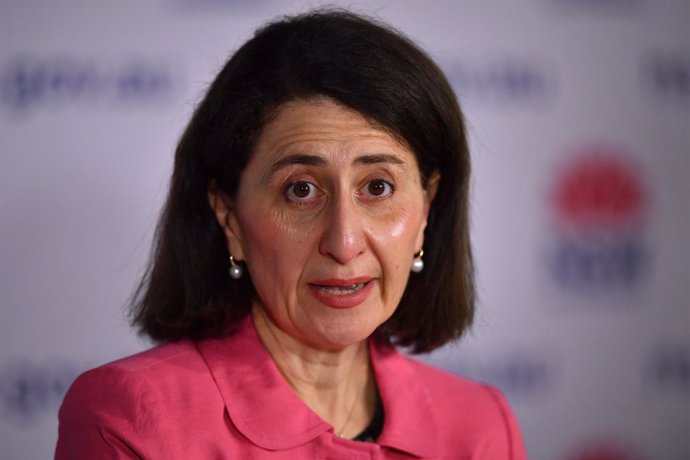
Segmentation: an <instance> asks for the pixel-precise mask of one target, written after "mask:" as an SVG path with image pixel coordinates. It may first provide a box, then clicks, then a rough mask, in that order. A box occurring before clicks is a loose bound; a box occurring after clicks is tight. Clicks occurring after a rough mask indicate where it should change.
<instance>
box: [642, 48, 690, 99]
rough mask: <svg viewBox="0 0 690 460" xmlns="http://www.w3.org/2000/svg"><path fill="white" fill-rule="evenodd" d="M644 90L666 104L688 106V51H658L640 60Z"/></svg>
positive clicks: (689, 84) (689, 52)
mask: <svg viewBox="0 0 690 460" xmlns="http://www.w3.org/2000/svg"><path fill="white" fill-rule="evenodd" d="M640 75H641V81H642V85H643V87H644V88H645V90H646V91H647V92H649V93H651V94H652V95H654V96H655V97H656V98H657V99H658V100H661V101H663V102H665V103H667V104H672V105H680V106H682V107H686V108H687V107H690V51H688V52H684V53H673V52H659V53H656V54H652V55H647V56H644V57H643V58H642V59H641V60H640Z"/></svg>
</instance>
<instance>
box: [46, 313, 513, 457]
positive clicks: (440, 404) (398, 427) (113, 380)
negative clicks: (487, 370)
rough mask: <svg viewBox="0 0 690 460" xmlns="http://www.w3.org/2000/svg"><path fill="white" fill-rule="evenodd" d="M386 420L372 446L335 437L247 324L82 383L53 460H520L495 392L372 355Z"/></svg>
mask: <svg viewBox="0 0 690 460" xmlns="http://www.w3.org/2000/svg"><path fill="white" fill-rule="evenodd" d="M370 351H371V360H372V365H373V368H374V375H375V377H376V382H377V385H378V389H379V393H380V396H381V402H382V405H383V412H384V426H383V431H382V433H381V435H380V437H379V439H378V440H377V442H376V443H365V442H354V441H350V440H346V439H341V438H338V437H337V436H335V434H334V431H333V427H332V426H330V425H329V424H328V423H326V422H324V421H323V420H321V419H320V418H319V417H318V416H317V415H316V414H315V413H314V412H312V411H311V410H310V409H309V408H308V407H307V406H306V405H304V404H303V403H302V402H301V401H300V400H299V399H298V397H297V396H296V394H295V393H294V392H293V391H292V389H291V388H290V386H289V385H288V384H287V382H286V381H285V379H284V378H283V377H282V375H281V374H280V372H279V371H278V368H277V367H276V365H275V364H274V362H273V360H272V359H271V357H270V356H269V354H268V352H267V351H266V350H265V349H264V347H263V345H262V344H261V342H260V341H259V338H258V336H257V333H256V330H255V329H254V325H253V322H252V321H251V319H247V320H245V321H244V322H243V323H242V326H241V328H240V329H239V331H238V332H237V333H236V334H234V335H232V336H229V337H226V338H223V339H210V340H202V341H199V342H193V341H189V340H183V341H180V342H176V343H171V344H166V345H161V346H158V347H156V348H153V349H151V350H148V351H145V352H143V353H140V354H137V355H134V356H131V357H128V358H124V359H122V360H119V361H115V362H113V363H110V364H106V365H104V366H102V367H99V368H96V369H93V370H90V371H88V372H86V373H84V374H82V375H81V376H80V377H79V378H78V379H77V380H76V381H75V382H74V384H73V385H72V387H71V388H70V389H69V391H68V393H67V395H66V396H65V400H64V402H63V404H62V407H61V408H60V413H59V419H60V428H59V439H58V443H57V448H56V453H55V457H56V458H57V459H110V458H146V459H185V460H189V459H225V458H236V459H248V458H251V459H263V458H270V459H291V460H294V459H326V458H330V459H403V458H444V459H472V460H478V459H486V460H501V459H512V460H521V459H525V458H526V455H525V451H524V447H523V444H522V439H521V436H520V431H519V429H518V425H517V423H516V421H515V418H514V416H513V414H512V412H511V410H510V408H509V406H508V404H507V403H506V400H505V399H504V398H503V396H502V395H501V394H500V393H499V392H498V391H497V390H496V389H494V388H492V387H490V386H487V385H482V384H477V383H473V382H470V381H467V380H463V379H461V378H459V377H456V376H454V375H452V374H449V373H447V372H444V371H441V370H438V369H435V368H433V367H430V366H428V365H425V364H422V363H419V362H417V361H414V360H413V359H411V358H409V357H407V356H404V355H402V354H400V353H398V352H397V351H395V350H394V349H391V348H387V347H379V346H376V345H373V344H372V345H370Z"/></svg>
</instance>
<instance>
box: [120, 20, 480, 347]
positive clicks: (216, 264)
mask: <svg viewBox="0 0 690 460" xmlns="http://www.w3.org/2000/svg"><path fill="white" fill-rule="evenodd" d="M315 97H327V98H330V99H331V100H333V101H336V102H337V103H339V104H342V105H343V106H346V107H348V108H350V109H352V110H355V111H357V112H359V113H360V114H362V115H363V116H364V117H366V118H367V119H369V120H370V121H371V122H372V123H375V124H376V125H377V126H379V127H382V128H384V129H386V130H387V131H389V132H390V133H391V134H392V135H394V136H395V137H396V138H398V139H400V140H401V141H403V142H404V143H405V144H406V145H408V146H409V147H410V148H411V149H412V151H413V152H414V153H415V155H416V157H417V162H418V165H419V168H420V172H421V176H422V177H421V179H422V184H423V185H424V186H425V187H426V184H427V182H428V179H429V177H430V175H431V174H432V173H433V172H434V171H439V172H440V173H441V179H440V182H439V186H438V191H437V194H436V197H435V199H434V201H433V202H432V204H431V208H430V212H429V219H428V225H427V227H426V230H425V243H424V263H425V267H426V268H425V269H424V271H422V272H421V273H419V274H412V275H411V276H410V280H409V282H408V285H407V287H406V289H405V292H404V294H403V297H402V300H401V302H400V305H399V307H398V308H397V310H396V312H395V313H394V314H393V316H392V317H391V318H390V319H389V320H388V321H386V322H385V323H384V324H383V325H381V326H380V327H379V328H378V329H377V331H376V333H375V334H376V337H377V338H378V339H380V340H382V341H384V342H387V343H391V344H394V345H400V346H406V347H410V348H411V350H412V351H413V352H427V351H431V350H433V349H434V348H437V347H439V346H441V345H443V344H445V343H447V342H448V341H450V340H453V339H456V338H458V337H460V336H461V335H462V333H463V332H464V331H465V329H466V328H467V327H468V326H469V325H470V324H471V322H472V317H473V312H474V284H473V273H472V256H471V250H470V243H469V226H468V188H469V184H468V183H469V174H470V162H469V154H468V148H467V139H466V134H465V127H464V123H463V119H462V115H461V112H460V108H459V106H458V103H457V100H456V97H455V94H454V92H453V90H452V88H451V87H450V85H449V83H448V81H447V80H446V78H445V77H444V75H443V73H442V72H441V70H440V69H439V68H438V67H437V66H436V64H434V62H433V61H432V60H431V59H430V58H429V57H428V56H427V55H426V54H425V53H424V52H423V51H421V50H420V49H419V48H418V47H417V46H415V45H414V44H413V43H412V42H411V41H410V40H408V39H407V38H406V37H404V36H403V35H401V34H400V33H399V32H397V31H394V30H392V29H391V28H389V27H388V26H386V25H384V24H381V23H380V22H378V21H376V20H374V19H370V18H365V17H362V16H358V15H355V14H352V13H349V12H344V11H333V10H318V11H314V12H311V13H308V14H304V15H299V16H294V17H287V18H284V19H282V20H279V21H277V22H273V23H271V24H269V25H267V26H265V27H263V28H261V29H259V30H258V31H257V32H256V34H255V35H254V37H253V38H252V39H251V40H249V41H248V42H247V43H245V44H244V45H243V46H242V47H241V48H240V49H239V50H238V51H237V52H236V53H235V54H234V55H233V56H232V58H231V59H230V60H229V61H228V63H227V64H226V65H225V67H224V68H223V69H222V70H221V72H220V74H219V75H218V76H217V78H216V79H215V81H214V82H213V83H212V84H211V86H210V88H209V90H208V93H207V94H206V97H204V99H203V100H202V101H201V103H200V104H199V106H198V107H197V108H196V110H195V112H194V115H193V117H192V119H191V121H190V122H189V125H188V126H187V129H186V130H185V132H184V134H183V135H182V138H181V139H180V142H179V144H178V147H177V151H176V154H175V166H174V171H173V175H172V180H171V185H170V192H169V195H168V199H167V203H166V205H165V208H164V210H163V213H162V215H161V218H160V221H159V224H158V227H157V230H156V238H155V244H154V252H153V255H152V259H151V262H150V264H149V267H148V270H147V272H146V275H145V276H144V278H143V279H142V281H141V283H140V284H139V287H138V288H137V290H136V292H135V294H134V297H133V301H132V311H131V313H132V318H133V323H134V324H135V325H136V326H138V327H139V329H140V331H141V332H143V333H146V334H148V335H149V336H150V337H151V338H153V339H155V340H158V341H169V340H177V339H180V338H192V339H198V338H203V337H209V336H216V335H220V334H223V333H227V332H228V330H229V328H231V327H232V325H234V324H237V322H238V321H239V320H241V319H242V318H244V317H245V316H246V315H247V314H249V311H250V306H251V302H252V298H253V296H254V295H255V292H254V288H253V285H252V282H251V279H250V277H249V276H248V275H246V276H244V277H242V278H241V279H239V280H232V279H230V278H229V277H228V275H227V269H228V266H229V262H228V251H227V246H226V240H225V237H224V234H223V232H222V230H221V228H220V226H219V225H218V223H217V221H216V218H215V215H214V213H213V212H212V210H211V208H210V205H209V203H208V199H207V190H208V187H209V183H211V181H215V183H216V184H217V186H218V188H219V189H220V190H222V191H223V192H225V193H226V194H228V195H229V196H231V197H234V196H235V194H236V192H237V188H238V185H239V180H240V175H241V174H242V171H243V170H244V169H245V167H246V166H247V164H248V162H249V159H250V157H251V154H252V151H253V148H254V145H255V142H256V140H257V138H258V136H259V135H260V133H261V130H262V128H263V127H264V125H265V124H266V123H267V120H269V119H270V118H271V117H272V116H273V115H275V114H276V113H277V110H278V109H279V108H280V107H281V105H282V104H284V103H286V102H288V101H292V100H296V99H311V98H315Z"/></svg>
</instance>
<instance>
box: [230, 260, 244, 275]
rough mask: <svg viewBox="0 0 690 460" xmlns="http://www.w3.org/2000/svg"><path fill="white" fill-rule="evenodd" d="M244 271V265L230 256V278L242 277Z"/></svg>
mask: <svg viewBox="0 0 690 460" xmlns="http://www.w3.org/2000/svg"><path fill="white" fill-rule="evenodd" d="M243 273H244V269H243V268H242V265H240V264H238V263H236V262H235V258H234V257H232V256H230V269H229V270H228V274H229V275H230V278H232V279H234V280H238V279H240V278H242V274H243Z"/></svg>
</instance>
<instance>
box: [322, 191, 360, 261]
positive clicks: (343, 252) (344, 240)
mask: <svg viewBox="0 0 690 460" xmlns="http://www.w3.org/2000/svg"><path fill="white" fill-rule="evenodd" d="M324 217H325V224H324V228H323V234H322V235H321V241H320V242H319V252H320V253H321V254H323V255H324V256H327V257H330V258H332V259H334V260H335V261H337V262H338V263H340V264H343V265H345V264H347V263H348V262H350V261H351V260H353V259H355V258H356V257H357V256H359V255H360V254H362V253H364V251H365V250H366V238H365V236H364V225H363V224H364V222H363V219H362V217H363V216H362V215H361V213H359V212H358V210H357V207H356V205H355V203H353V202H352V200H351V199H350V197H347V196H342V197H339V198H338V199H337V200H334V202H332V203H330V206H329V208H328V210H327V212H326V215H325V216H324Z"/></svg>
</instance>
